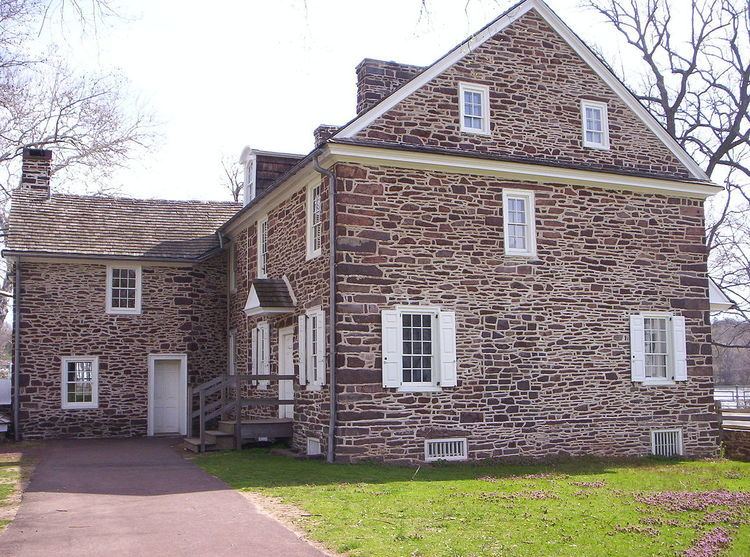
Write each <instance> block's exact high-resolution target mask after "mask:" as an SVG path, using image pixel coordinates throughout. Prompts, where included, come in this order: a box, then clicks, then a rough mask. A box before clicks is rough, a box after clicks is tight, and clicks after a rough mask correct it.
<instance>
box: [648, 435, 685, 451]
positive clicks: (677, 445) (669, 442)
mask: <svg viewBox="0 0 750 557" xmlns="http://www.w3.org/2000/svg"><path fill="white" fill-rule="evenodd" d="M651 454H652V455H654V456H666V457H672V456H680V455H682V430H681V429H653V430H651Z"/></svg>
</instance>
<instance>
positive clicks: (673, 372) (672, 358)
mask: <svg viewBox="0 0 750 557" xmlns="http://www.w3.org/2000/svg"><path fill="white" fill-rule="evenodd" d="M630 352H631V358H632V361H631V374H632V380H633V381H637V382H641V383H645V384H649V383H651V384H671V383H674V382H675V381H687V347H686V342H685V318H684V317H683V316H681V315H671V314H668V313H644V314H639V315H631V316H630Z"/></svg>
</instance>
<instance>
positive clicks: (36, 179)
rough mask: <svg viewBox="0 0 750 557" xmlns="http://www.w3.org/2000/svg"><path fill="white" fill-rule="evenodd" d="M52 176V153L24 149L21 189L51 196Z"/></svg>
mask: <svg viewBox="0 0 750 557" xmlns="http://www.w3.org/2000/svg"><path fill="white" fill-rule="evenodd" d="M51 174H52V151H48V150H47V149H24V150H23V155H22V159H21V188H25V189H29V190H31V191H35V192H38V193H42V194H44V195H45V196H46V197H49V196H50V189H49V182H50V175H51Z"/></svg>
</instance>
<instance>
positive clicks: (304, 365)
mask: <svg viewBox="0 0 750 557" xmlns="http://www.w3.org/2000/svg"><path fill="white" fill-rule="evenodd" d="M298 325H299V335H298V339H299V362H300V366H299V374H300V385H307V389H308V390H315V389H319V388H320V387H322V386H323V385H325V382H326V365H325V362H326V360H325V357H326V327H325V313H324V312H323V310H322V309H320V308H319V307H316V308H312V309H310V310H308V311H307V313H306V314H305V315H300V316H299V318H298Z"/></svg>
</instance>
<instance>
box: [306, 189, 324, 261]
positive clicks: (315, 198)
mask: <svg viewBox="0 0 750 557" xmlns="http://www.w3.org/2000/svg"><path fill="white" fill-rule="evenodd" d="M320 188H321V184H320V183H315V184H311V185H310V187H309V188H308V190H307V258H308V259H312V258H313V257H317V256H319V255H320V254H321V246H322V243H323V206H322V205H321V203H322V201H321V192H320Z"/></svg>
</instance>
